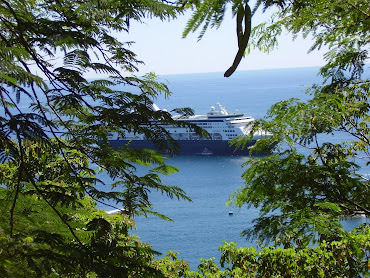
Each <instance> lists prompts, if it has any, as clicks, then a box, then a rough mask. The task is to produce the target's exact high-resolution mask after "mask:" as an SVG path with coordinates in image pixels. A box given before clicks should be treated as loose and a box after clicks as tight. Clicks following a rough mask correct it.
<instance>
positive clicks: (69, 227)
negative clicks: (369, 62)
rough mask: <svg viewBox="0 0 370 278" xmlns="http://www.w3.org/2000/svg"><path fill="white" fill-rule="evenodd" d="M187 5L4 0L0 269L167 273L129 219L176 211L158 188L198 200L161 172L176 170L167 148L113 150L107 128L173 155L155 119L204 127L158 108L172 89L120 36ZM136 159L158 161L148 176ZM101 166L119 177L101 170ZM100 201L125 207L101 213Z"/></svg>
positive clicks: (35, 273)
mask: <svg viewBox="0 0 370 278" xmlns="http://www.w3.org/2000/svg"><path fill="white" fill-rule="evenodd" d="M180 11H181V6H178V5H176V4H171V3H167V2H165V1H156V0H153V1H152V0H150V1H146V0H143V1H141V0H139V1H119V0H117V1H105V0H103V1H101V0H98V1H95V0H92V1H90V0H89V1H87V0H82V1H69V0H55V1H54V0H50V1H34V0H22V1H18V0H1V1H0V69H1V70H0V71H1V73H0V82H1V86H0V106H1V108H2V110H1V113H0V152H1V164H0V168H1V171H0V184H1V185H2V190H1V202H2V206H1V208H2V215H1V222H0V228H1V251H0V253H1V254H0V255H1V263H0V267H1V273H2V275H4V276H8V277H14V276H17V277H25V276H28V277H41V276H42V277H48V275H49V276H50V277H85V276H86V277H127V276H129V275H131V276H132V277H141V276H153V275H154V276H156V275H159V276H161V274H160V271H158V270H156V269H155V267H154V266H153V265H152V260H153V254H154V252H153V251H152V250H151V249H150V248H148V247H147V246H146V245H144V244H142V243H139V242H138V241H137V240H136V239H134V238H132V237H131V236H129V234H128V232H127V231H128V229H129V228H130V227H131V226H132V225H131V224H130V223H131V218H132V217H134V216H135V215H147V214H148V213H152V214H156V215H158V216H160V217H162V218H165V219H168V218H167V217H166V216H164V215H160V214H158V213H156V212H155V211H154V210H153V207H152V204H151V202H150V192H151V191H159V192H161V193H162V194H165V195H167V196H168V197H170V198H178V199H184V200H190V199H189V198H188V197H187V196H186V195H185V193H184V192H183V191H182V190H181V189H180V188H178V187H176V186H171V185H166V184H163V183H162V182H161V179H160V176H161V175H167V174H171V173H173V172H176V171H177V169H175V168H173V167H170V166H168V165H166V163H165V161H166V160H165V158H164V157H163V155H162V153H159V152H156V151H152V150H134V149H131V148H130V145H127V146H125V147H123V148H121V149H119V150H118V149H114V148H112V147H111V146H110V145H109V143H108V138H109V136H110V135H111V134H112V133H118V134H120V137H121V138H124V137H125V136H126V135H127V133H129V132H132V133H135V134H144V135H145V136H146V137H147V138H149V139H151V140H152V141H153V142H154V143H155V144H156V146H158V148H159V149H160V150H161V151H163V152H165V153H169V154H173V153H175V152H176V148H177V145H176V142H175V141H174V140H172V138H170V136H169V134H168V132H166V130H165V129H164V128H163V127H161V126H158V125H155V124H153V122H156V121H162V122H163V123H165V124H168V125H175V126H182V127H188V128H192V129H194V130H195V131H196V132H198V133H202V131H201V130H200V129H199V128H197V127H195V126H193V125H191V124H188V123H185V122H181V121H174V120H173V119H172V117H171V114H170V112H166V111H156V110H155V109H154V107H153V101H155V99H156V98H157V97H158V95H160V94H163V95H165V96H166V97H167V96H169V95H170V92H169V90H168V87H167V85H166V84H164V83H160V82H158V81H157V78H156V76H155V75H154V74H147V75H145V76H143V77H137V76H135V75H134V73H135V71H137V65H138V64H140V63H142V62H141V61H140V60H138V59H137V57H136V55H135V53H133V52H132V51H131V50H130V48H129V47H130V45H131V42H121V41H119V40H118V39H117V38H115V37H114V36H113V34H115V33H118V32H120V33H122V34H125V33H127V32H128V31H129V27H130V22H131V21H133V20H135V21H139V22H140V21H141V20H142V19H143V18H145V17H158V18H160V19H162V20H164V19H171V18H174V17H175V16H176V15H177V13H178V12H180ZM87 73H95V75H96V76H99V78H97V79H94V80H88V79H86V76H87V75H86V74H87ZM105 76H106V78H105ZM176 112H178V113H186V114H189V113H192V111H191V110H189V109H184V108H183V109H177V110H176ZM203 134H204V133H203ZM204 135H205V134H204ZM138 165H144V166H150V168H149V169H148V171H147V173H145V174H143V175H141V176H140V175H138V174H137V172H136V168H137V166H138ZM102 171H104V172H105V173H107V175H108V176H109V177H110V178H111V179H112V180H114V183H113V184H105V182H104V181H103V180H101V179H99V176H97V175H96V174H97V173H100V172H102ZM88 200H89V201H88ZM93 201H94V202H106V203H105V204H106V205H107V204H108V203H109V205H110V206H111V207H112V208H114V209H122V216H115V217H111V216H107V215H105V214H102V213H101V212H98V211H96V210H95V209H93V206H94V205H95V203H92V202H93ZM45 261H47V263H45ZM16 266H17V267H16Z"/></svg>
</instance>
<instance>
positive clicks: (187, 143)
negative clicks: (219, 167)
mask: <svg viewBox="0 0 370 278" xmlns="http://www.w3.org/2000/svg"><path fill="white" fill-rule="evenodd" d="M128 142H129V141H127V140H109V143H110V144H111V145H112V146H113V147H114V148H119V147H122V146H125V145H126V144H128ZM177 142H178V143H179V146H180V150H179V155H243V156H245V155H249V150H248V148H247V147H248V146H251V145H253V144H254V143H255V141H252V142H250V143H249V144H248V145H247V146H246V147H245V148H244V149H240V148H238V149H235V146H230V145H229V142H228V141H223V140H178V141H177ZM130 147H132V148H134V149H141V148H146V149H154V150H156V148H155V146H154V144H153V142H151V141H149V140H133V141H131V142H130Z"/></svg>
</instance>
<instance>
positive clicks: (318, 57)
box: [119, 14, 324, 75]
mask: <svg viewBox="0 0 370 278" xmlns="http://www.w3.org/2000/svg"><path fill="white" fill-rule="evenodd" d="M189 15H190V14H187V15H185V16H181V17H179V18H178V19H175V20H172V21H164V22H162V21H160V20H158V19H146V20H145V21H144V23H136V22H132V23H131V28H130V33H129V34H128V35H127V34H126V33H122V34H120V35H119V37H120V40H122V41H130V40H131V41H134V42H135V44H134V45H133V46H132V48H131V49H132V50H133V51H134V52H135V53H136V54H137V55H138V58H139V59H140V60H142V61H144V62H145V65H144V66H140V73H139V74H140V75H141V74H144V73H147V72H155V73H156V74H159V75H163V74H182V73H204V72H220V73H223V72H224V71H225V70H227V69H228V67H229V66H230V65H231V64H232V62H233V60H234V56H235V54H236V51H237V43H236V35H235V19H234V18H231V14H230V15H229V16H228V17H227V18H226V19H225V20H224V22H223V24H222V25H221V27H220V28H219V29H210V30H209V31H208V32H207V33H206V34H205V36H204V37H203V39H202V40H200V41H198V40H197V37H198V33H195V34H190V35H189V36H188V37H187V38H185V39H183V38H182V32H183V30H184V28H185V26H186V22H187V20H188V18H189ZM266 17H267V15H259V16H257V17H256V18H255V19H254V20H253V21H252V24H253V25H255V24H257V23H258V22H260V21H262V20H264V18H266ZM311 45H312V41H310V40H309V39H306V40H304V39H302V38H299V39H297V40H294V41H293V40H292V37H291V35H287V36H284V37H282V38H281V39H280V41H279V48H278V49H277V50H275V51H273V52H271V53H269V54H265V53H260V52H259V51H258V50H253V51H252V53H251V54H250V55H248V56H246V57H245V58H243V60H242V61H241V63H240V65H239V68H238V70H254V69H273V68H292V67H293V68H294V67H309V66H320V65H323V63H324V62H323V58H322V54H323V51H321V52H318V51H314V52H311V53H309V54H308V53H307V52H308V49H309V47H310V46H311Z"/></svg>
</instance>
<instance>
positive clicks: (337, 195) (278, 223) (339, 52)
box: [185, 0, 370, 277]
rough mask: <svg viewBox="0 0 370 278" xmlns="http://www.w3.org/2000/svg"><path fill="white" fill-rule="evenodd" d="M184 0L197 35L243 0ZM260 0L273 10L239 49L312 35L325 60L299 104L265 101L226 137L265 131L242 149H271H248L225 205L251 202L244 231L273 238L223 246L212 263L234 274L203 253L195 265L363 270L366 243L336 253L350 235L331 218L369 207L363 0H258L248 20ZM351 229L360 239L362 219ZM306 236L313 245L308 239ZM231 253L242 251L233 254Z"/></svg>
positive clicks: (305, 272)
mask: <svg viewBox="0 0 370 278" xmlns="http://www.w3.org/2000/svg"><path fill="white" fill-rule="evenodd" d="M189 3H190V4H192V5H193V8H194V9H195V12H194V16H193V18H192V19H191V20H190V21H189V23H188V28H187V29H186V30H185V34H187V33H188V32H190V31H195V30H197V29H198V28H199V27H200V26H201V25H202V23H204V28H203V30H202V31H201V36H202V35H203V34H204V32H205V31H206V29H207V28H208V27H218V26H219V25H220V24H221V22H222V19H223V17H224V15H225V11H226V8H227V5H228V4H230V6H231V8H232V9H233V11H235V10H236V9H235V7H240V6H241V5H247V4H249V1H232V2H229V1H212V0H211V1H190V2H189ZM207 7H208V8H207ZM217 7H222V9H221V8H217ZM260 7H263V9H264V10H266V9H271V10H273V11H274V12H275V14H274V15H273V16H272V17H271V20H270V21H269V22H265V23H262V24H260V25H258V26H255V27H254V28H253V29H252V30H251V32H250V39H249V42H248V46H247V48H246V52H247V53H249V51H250V49H251V48H257V49H259V50H261V51H265V52H270V51H271V50H272V49H273V48H275V47H276V46H277V45H278V37H279V36H280V35H281V34H283V33H284V32H289V33H290V34H292V36H293V38H296V37H297V36H299V35H303V37H304V38H312V39H313V45H312V47H311V50H310V51H314V50H315V49H320V48H325V49H327V52H326V54H325V55H324V58H325V60H326V65H325V66H323V67H322V68H321V69H320V74H321V76H322V77H323V79H324V81H323V83H322V84H321V85H313V86H312V88H311V89H310V90H309V91H308V93H309V94H310V96H311V97H310V99H308V100H307V101H305V102H304V101H300V100H298V99H290V100H285V101H282V102H279V103H277V104H275V105H273V106H272V107H271V109H270V110H269V113H268V115H267V118H266V119H261V120H258V121H256V122H255V123H254V124H253V128H252V130H251V133H250V136H246V137H241V138H238V139H236V140H234V143H235V145H236V146H237V147H244V146H245V144H246V142H248V141H249V140H251V138H252V136H253V134H254V132H257V131H260V130H264V131H266V132H270V133H271V135H272V136H271V137H267V138H263V139H261V140H258V141H257V143H256V144H255V145H254V146H253V147H251V153H256V152H264V153H265V152H266V150H268V151H270V152H271V154H270V155H267V156H261V157H251V158H250V159H249V160H248V161H247V162H246V163H245V164H244V166H246V168H247V169H246V171H245V172H244V174H243V178H244V179H245V185H244V186H243V187H242V188H240V189H239V190H238V191H237V192H235V193H234V194H233V195H232V196H231V198H230V201H229V203H230V204H231V203H233V204H235V205H237V206H239V207H240V206H244V205H246V206H249V207H250V206H254V207H256V208H259V209H260V216H259V217H258V218H257V219H256V220H255V221H254V227H253V228H251V229H248V230H246V231H244V232H243V234H244V235H246V236H247V237H254V238H258V239H259V240H260V242H271V240H272V241H273V243H274V246H272V247H267V248H264V249H262V250H261V251H255V250H253V249H245V250H249V251H245V250H244V249H235V248H234V247H232V248H231V249H232V250H233V251H232V252H229V251H227V253H225V254H228V255H225V254H224V255H223V256H224V257H223V258H222V259H221V265H222V266H223V263H225V262H227V263H229V264H230V265H231V269H232V270H233V271H235V272H233V273H223V272H222V271H218V270H216V271H215V272H214V270H213V269H212V266H210V262H209V261H208V263H207V266H205V267H203V269H207V271H206V273H205V272H204V270H202V271H203V272H202V271H201V272H200V273H202V275H204V276H207V275H209V277H226V276H230V277H233V276H234V275H235V277H236V276H237V275H238V276H239V277H244V276H242V275H250V276H245V277H252V276H253V277H254V276H258V277H262V276H274V277H280V276H284V277H290V276H298V277H303V276H304V277H307V276H308V277H310V275H311V277H363V276H364V275H365V276H367V275H369V268H368V262H369V253H368V251H364V250H368V247H365V249H362V250H363V251H362V253H361V252H359V253H358V250H360V249H361V248H364V245H362V247H361V248H360V247H359V246H360V245H361V244H360V245H358V246H352V248H353V249H352V251H353V252H354V253H351V252H352V251H350V252H349V253H345V254H344V253H340V252H343V251H344V250H348V249H347V248H348V247H347V246H348V245H347V239H349V238H351V237H352V236H353V235H350V234H348V233H347V232H346V231H344V229H343V227H342V225H341V222H340V221H339V220H340V219H341V218H340V217H343V216H345V217H347V216H353V215H355V214H358V213H361V214H364V215H365V216H367V217H369V215H370V207H369V204H370V199H369V196H370V191H369V189H370V187H369V179H368V176H367V166H368V165H369V163H370V161H369V157H370V156H369V147H370V145H369V112H370V111H369V108H370V105H369V97H370V96H369V91H370V90H369V85H370V81H369V79H368V76H366V75H365V76H364V74H363V73H364V68H365V67H366V62H367V61H368V59H369V43H370V41H369V40H370V35H369V30H370V28H369V27H370V13H369V11H370V6H369V2H368V1H361V0H346V1H342V0H333V1H323V0H310V1H300V0H294V1H285V0H281V1H269V0H261V1H256V4H255V8H254V9H253V10H252V14H251V16H252V19H251V20H252V22H253V16H254V14H255V13H254V12H255V11H256V10H257V9H258V8H260ZM234 15H236V13H235V12H234ZM237 22H238V19H237ZM237 30H238V29H237ZM354 234H356V235H358V239H359V240H360V238H366V237H367V236H368V227H364V228H363V229H358V230H357V231H355V232H354ZM351 242H352V241H351ZM358 242H359V241H358ZM312 244H314V245H317V247H316V248H312V247H310V246H312ZM365 245H366V244H365ZM334 246H335V247H334ZM344 246H345V248H344ZM331 248H333V249H331ZM336 248H337V249H336ZM223 250H226V249H223ZM236 250H238V251H236ZM241 250H243V251H241ZM238 252H241V253H243V254H250V256H249V257H248V256H246V257H243V256H241V257H238V256H236V255H235V256H234V254H237V253H238ZM248 252H250V253H248ZM354 254H357V255H359V256H358V257H356V259H355V261H356V263H353V261H352V259H353V258H354V257H355V256H357V255H354ZM225 256H226V257H225ZM227 256H230V257H227ZM304 258H305V259H304ZM308 258H310V259H308ZM344 258H345V259H344ZM280 259H281V261H280ZM311 259H312V260H311ZM271 263H272V264H271ZM306 263H307V264H306ZM243 264H251V266H253V267H252V268H248V271H249V272H248V273H251V274H246V273H245V271H246V268H244V269H241V268H242V267H243ZM366 264H367V266H366ZM201 265H203V264H201ZM339 265H340V266H339ZM360 265H361V266H360ZM358 266H360V267H358ZM263 267H266V272H264V270H263ZM267 269H268V270H267ZM337 270H338V272H336V271H337ZM238 271H239V272H238ZM310 271H312V272H310ZM212 273H214V274H212ZM198 274H199V273H198ZM198 274H197V275H198ZM212 275H214V276H212ZM222 275H224V276H222ZM195 277H196V276H195Z"/></svg>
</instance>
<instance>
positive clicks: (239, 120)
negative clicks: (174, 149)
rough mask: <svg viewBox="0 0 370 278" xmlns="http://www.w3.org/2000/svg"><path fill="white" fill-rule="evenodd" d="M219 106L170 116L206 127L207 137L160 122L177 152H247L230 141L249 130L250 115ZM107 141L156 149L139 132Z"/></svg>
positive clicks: (226, 153) (255, 135)
mask: <svg viewBox="0 0 370 278" xmlns="http://www.w3.org/2000/svg"><path fill="white" fill-rule="evenodd" d="M217 106H218V109H216V108H215V107H214V106H212V107H211V109H210V111H209V112H208V113H207V114H206V115H194V116H189V117H184V116H173V119H175V120H181V121H185V122H190V123H192V124H196V125H197V126H199V127H201V128H203V129H205V130H206V131H207V132H208V133H209V135H210V137H200V136H199V135H198V134H196V133H195V132H194V131H193V130H191V129H189V128H185V127H175V126H171V125H161V126H162V127H164V128H165V129H166V130H167V131H168V132H169V133H170V134H171V137H172V138H173V139H175V140H176V141H177V142H178V143H179V146H180V153H179V154H199V155H246V154H248V149H247V148H245V149H243V150H242V149H237V150H235V146H230V144H229V141H230V140H232V139H234V138H236V137H238V136H239V135H246V134H247V133H249V124H250V123H252V122H253V121H254V118H253V117H251V116H244V114H243V113H239V112H235V113H228V112H227V111H226V109H225V108H224V107H223V106H222V105H221V104H220V103H217ZM263 135H265V134H264V132H257V133H255V134H254V137H253V140H252V141H251V142H250V144H254V143H255V141H256V140H258V139H259V138H261V136H263ZM109 142H110V144H111V145H113V146H114V147H120V146H123V145H125V144H130V146H131V147H133V148H155V147H154V144H153V143H152V142H151V141H150V140H148V139H146V138H145V137H144V135H142V134H130V133H128V134H127V135H126V137H125V138H120V137H119V136H118V135H117V134H112V135H111V136H110V137H109Z"/></svg>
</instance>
